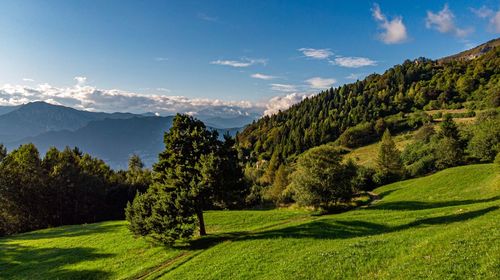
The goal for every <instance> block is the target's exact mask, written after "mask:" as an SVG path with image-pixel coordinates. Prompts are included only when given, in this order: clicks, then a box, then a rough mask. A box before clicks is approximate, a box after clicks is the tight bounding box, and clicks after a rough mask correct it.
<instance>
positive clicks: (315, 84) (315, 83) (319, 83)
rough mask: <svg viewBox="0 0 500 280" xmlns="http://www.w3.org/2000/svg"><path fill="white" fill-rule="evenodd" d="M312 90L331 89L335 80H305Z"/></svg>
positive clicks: (316, 78)
mask: <svg viewBox="0 0 500 280" xmlns="http://www.w3.org/2000/svg"><path fill="white" fill-rule="evenodd" d="M306 82H307V83H308V84H309V86H310V87H311V88H312V89H325V88H329V87H331V86H332V85H333V84H334V83H336V82H337V80H335V79H332V78H321V77H314V78H310V79H308V80H306Z"/></svg>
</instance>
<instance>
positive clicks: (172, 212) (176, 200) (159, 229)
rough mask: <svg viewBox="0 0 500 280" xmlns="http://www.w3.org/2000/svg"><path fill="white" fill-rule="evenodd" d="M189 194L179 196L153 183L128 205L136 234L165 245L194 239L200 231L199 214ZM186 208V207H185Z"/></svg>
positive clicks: (126, 211) (129, 217)
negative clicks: (194, 234) (194, 209)
mask: <svg viewBox="0 0 500 280" xmlns="http://www.w3.org/2000/svg"><path fill="white" fill-rule="evenodd" d="M190 204H192V201H190V200H189V199H188V197H187V196H186V195H185V194H182V195H181V196H177V195H176V193H174V192H168V191H166V190H165V189H164V188H163V186H161V185H159V184H153V185H152V186H151V187H150V188H149V189H148V191H147V192H146V193H144V194H139V195H137V196H136V198H135V199H134V201H133V202H132V203H129V204H128V205H127V208H126V209H125V215H126V218H127V221H128V222H129V224H128V227H129V229H130V231H132V233H133V234H134V235H135V236H137V237H139V236H146V237H148V238H151V239H152V240H153V241H156V242H160V243H162V244H165V245H170V244H173V243H174V242H175V241H176V240H182V239H188V238H190V237H191V236H192V235H193V233H194V231H195V229H196V218H195V212H194V211H193V208H192V207H188V206H187V205H190ZM181 206H182V207H181Z"/></svg>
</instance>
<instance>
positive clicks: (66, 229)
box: [0, 223, 122, 242]
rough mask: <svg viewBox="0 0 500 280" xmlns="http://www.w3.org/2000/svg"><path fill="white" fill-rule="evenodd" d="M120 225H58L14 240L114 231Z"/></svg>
mask: <svg viewBox="0 0 500 280" xmlns="http://www.w3.org/2000/svg"><path fill="white" fill-rule="evenodd" d="M120 227H122V225H119V224H101V223H95V224H83V225H78V226H60V227H57V228H48V229H43V230H37V231H32V232H26V233H21V234H17V235H15V239H16V240H37V239H48V238H59V237H77V236H84V235H92V234H96V233H99V234H101V233H108V232H111V231H115V230H117V229H118V228H120ZM3 239H7V240H9V239H10V237H8V236H7V237H2V238H0V242H2V240H3Z"/></svg>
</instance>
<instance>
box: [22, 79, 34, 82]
mask: <svg viewBox="0 0 500 280" xmlns="http://www.w3.org/2000/svg"><path fill="white" fill-rule="evenodd" d="M34 81H35V80H33V79H30V78H23V82H30V83H31V82H34Z"/></svg>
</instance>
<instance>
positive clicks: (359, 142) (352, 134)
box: [338, 123, 377, 148]
mask: <svg viewBox="0 0 500 280" xmlns="http://www.w3.org/2000/svg"><path fill="white" fill-rule="evenodd" d="M376 140H377V133H376V132H375V130H374V128H373V124H372V123H361V124H358V125H356V126H354V127H350V128H348V129H347V130H346V131H344V133H342V134H341V135H340V137H339V139H338V143H339V144H340V145H342V146H346V147H348V148H357V147H361V146H363V145H366V144H369V143H372V142H374V141H376Z"/></svg>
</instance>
